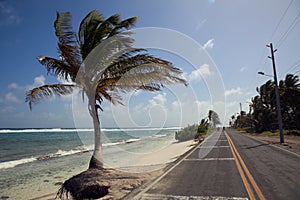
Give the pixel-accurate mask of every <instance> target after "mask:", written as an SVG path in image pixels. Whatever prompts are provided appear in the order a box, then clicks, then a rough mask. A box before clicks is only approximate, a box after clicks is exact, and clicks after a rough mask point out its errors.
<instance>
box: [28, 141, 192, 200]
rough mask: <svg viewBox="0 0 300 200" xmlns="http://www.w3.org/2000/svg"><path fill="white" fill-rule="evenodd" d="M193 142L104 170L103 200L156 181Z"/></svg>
mask: <svg viewBox="0 0 300 200" xmlns="http://www.w3.org/2000/svg"><path fill="white" fill-rule="evenodd" d="M193 144H194V141H193V140H189V141H185V142H173V143H171V144H170V145H168V146H166V147H164V148H162V149H160V150H158V151H156V152H153V153H150V154H146V155H144V156H143V157H140V156H139V157H137V158H133V159H132V161H131V163H132V164H131V165H128V166H121V167H119V168H106V169H105V173H103V177H101V178H102V179H103V184H104V185H111V188H110V189H109V194H108V195H107V196H105V197H103V199H122V198H124V197H125V196H127V195H128V194H129V193H131V192H132V191H134V190H135V189H137V188H139V187H142V186H143V185H144V184H147V183H148V182H150V181H152V180H154V179H156V178H157V177H159V176H160V175H161V174H163V172H164V171H165V170H166V168H167V166H169V165H171V164H172V163H174V162H176V160H177V159H179V158H181V156H182V155H183V154H185V153H186V152H188V151H189V150H191V149H192V148H193V147H194V145H193ZM73 175H75V174H73ZM101 182H102V181H101ZM56 192H57V190H56V191H47V193H44V194H43V195H39V196H37V197H34V198H31V199H32V200H50V199H54V198H55V196H56Z"/></svg>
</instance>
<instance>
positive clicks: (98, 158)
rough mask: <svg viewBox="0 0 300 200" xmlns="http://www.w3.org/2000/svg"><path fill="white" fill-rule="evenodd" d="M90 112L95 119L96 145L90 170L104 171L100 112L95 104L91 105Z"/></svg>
mask: <svg viewBox="0 0 300 200" xmlns="http://www.w3.org/2000/svg"><path fill="white" fill-rule="evenodd" d="M89 110H90V115H91V117H92V118H93V125H94V143H95V144H94V152H93V155H92V158H91V160H90V164H89V169H103V156H102V140H101V130H100V121H99V117H98V112H97V108H96V106H95V103H92V104H91V103H90V104H89Z"/></svg>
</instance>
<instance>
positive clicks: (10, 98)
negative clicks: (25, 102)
mask: <svg viewBox="0 0 300 200" xmlns="http://www.w3.org/2000/svg"><path fill="white" fill-rule="evenodd" d="M4 99H5V101H6V102H9V103H21V101H20V100H19V99H18V98H17V97H16V96H15V95H14V94H13V93H12V92H10V93H7V94H6V95H5V97H4Z"/></svg>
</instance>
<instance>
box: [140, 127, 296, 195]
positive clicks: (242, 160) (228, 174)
mask: <svg viewBox="0 0 300 200" xmlns="http://www.w3.org/2000/svg"><path fill="white" fill-rule="evenodd" d="M135 199H150V200H153V199H157V200H159V199H162V200H163V199H174V200H175V199H180V200H181V199H201V200H204V199H205V200H208V199H215V200H217V199H219V200H226V199H235V200H243V199H271V200H276V199H295V200H296V199H300V156H299V155H296V154H293V153H290V152H287V151H285V150H282V149H279V148H278V147H274V146H272V145H269V144H267V143H265V142H262V141H258V140H255V139H252V138H249V137H247V136H245V135H242V134H240V133H239V132H236V131H233V130H227V131H226V132H222V131H217V132H215V133H214V134H212V135H211V136H209V137H208V138H207V139H206V140H205V141H204V142H202V143H201V144H200V145H199V146H198V147H197V148H195V149H194V150H193V151H191V152H190V153H189V154H188V155H186V156H185V157H184V158H183V159H182V160H181V161H180V162H178V163H177V164H176V165H174V166H173V167H172V168H170V169H169V170H168V171H167V172H166V173H165V174H163V175H162V176H161V177H159V178H158V179H157V180H155V181H154V182H153V183H152V184H150V185H149V186H148V187H147V188H145V189H144V190H143V191H141V192H140V193H139V194H138V195H137V196H136V197H135Z"/></svg>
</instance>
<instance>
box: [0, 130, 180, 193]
mask: <svg viewBox="0 0 300 200" xmlns="http://www.w3.org/2000/svg"><path fill="white" fill-rule="evenodd" d="M178 129H179V128H177V127H174V128H162V129H161V128H160V129H156V128H149V129H123V130H121V129H103V130H102V135H103V157H104V164H105V166H106V167H127V166H131V165H133V164H134V163H132V162H134V161H133V160H134V159H133V158H137V157H138V156H143V155H144V154H149V153H155V151H157V150H159V149H160V148H164V147H165V146H166V145H168V144H170V143H171V142H173V141H174V132H175V131H176V130H178ZM92 149H93V131H92V130H91V129H80V130H79V129H78V130H74V129H22V130H20V129H15V130H11V129H10V130H0V194H1V195H2V196H1V195H0V199H5V198H6V197H9V199H18V198H21V197H22V198H21V199H30V198H32V197H35V196H39V195H42V194H45V193H47V191H48V190H49V191H53V190H54V191H56V190H57V188H58V187H59V185H60V184H61V182H63V181H64V180H66V179H67V178H70V176H73V175H75V174H76V173H79V172H81V171H83V170H85V169H87V167H88V163H89V159H90V156H91V152H92ZM131 158H132V159H131ZM37 186H38V187H37ZM27 192H28V194H27V195H28V196H26V193H27ZM2 197H3V198H2Z"/></svg>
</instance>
